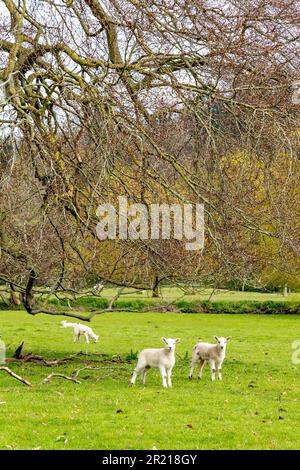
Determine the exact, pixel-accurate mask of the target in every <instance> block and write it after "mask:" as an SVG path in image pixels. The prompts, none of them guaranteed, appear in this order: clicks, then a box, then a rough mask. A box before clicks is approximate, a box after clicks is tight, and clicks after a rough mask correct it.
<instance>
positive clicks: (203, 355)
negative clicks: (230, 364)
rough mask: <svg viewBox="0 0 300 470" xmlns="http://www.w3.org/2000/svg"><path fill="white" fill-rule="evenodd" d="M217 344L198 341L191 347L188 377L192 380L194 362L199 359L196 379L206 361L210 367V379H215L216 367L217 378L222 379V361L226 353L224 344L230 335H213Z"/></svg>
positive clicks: (229, 338) (199, 376)
mask: <svg viewBox="0 0 300 470" xmlns="http://www.w3.org/2000/svg"><path fill="white" fill-rule="evenodd" d="M214 339H215V340H216V341H217V344H210V343H198V344H196V345H195V346H194V347H193V352H192V361H191V368H190V375H189V379H190V380H192V378H193V372H194V367H195V364H196V362H198V361H199V373H198V379H201V377H202V370H203V367H204V365H205V362H206V361H208V362H209V365H210V369H211V379H212V380H215V372H216V368H217V369H218V378H219V380H222V363H223V361H224V359H225V355H226V344H227V343H228V341H230V340H231V336H227V338H218V336H214Z"/></svg>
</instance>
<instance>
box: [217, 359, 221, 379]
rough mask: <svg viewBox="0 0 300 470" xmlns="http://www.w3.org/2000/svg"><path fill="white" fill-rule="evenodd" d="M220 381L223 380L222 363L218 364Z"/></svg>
mask: <svg viewBox="0 0 300 470" xmlns="http://www.w3.org/2000/svg"><path fill="white" fill-rule="evenodd" d="M217 369H218V379H219V380H222V362H219V363H217Z"/></svg>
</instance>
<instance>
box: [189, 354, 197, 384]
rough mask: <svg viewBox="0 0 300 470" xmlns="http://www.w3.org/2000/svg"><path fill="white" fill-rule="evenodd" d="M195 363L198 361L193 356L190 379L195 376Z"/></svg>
mask: <svg viewBox="0 0 300 470" xmlns="http://www.w3.org/2000/svg"><path fill="white" fill-rule="evenodd" d="M195 363H196V360H195V359H194V357H192V360H191V367H190V375H189V379H190V380H192V378H193V373H194V368H195Z"/></svg>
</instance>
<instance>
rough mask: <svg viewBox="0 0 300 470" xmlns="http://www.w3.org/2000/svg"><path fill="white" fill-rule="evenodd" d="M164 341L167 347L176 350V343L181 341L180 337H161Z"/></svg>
mask: <svg viewBox="0 0 300 470" xmlns="http://www.w3.org/2000/svg"><path fill="white" fill-rule="evenodd" d="M161 339H162V341H163V342H164V343H165V345H166V347H167V348H168V349H169V351H174V349H175V345H176V343H179V341H180V339H179V338H176V339H172V338H164V337H162V338H161Z"/></svg>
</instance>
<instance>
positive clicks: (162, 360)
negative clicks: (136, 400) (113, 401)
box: [130, 337, 180, 387]
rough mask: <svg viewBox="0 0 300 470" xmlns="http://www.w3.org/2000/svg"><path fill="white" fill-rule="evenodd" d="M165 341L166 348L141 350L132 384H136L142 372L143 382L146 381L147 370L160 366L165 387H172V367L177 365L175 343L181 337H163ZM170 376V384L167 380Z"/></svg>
mask: <svg viewBox="0 0 300 470" xmlns="http://www.w3.org/2000/svg"><path fill="white" fill-rule="evenodd" d="M161 339H162V341H163V342H164V343H165V345H166V347H165V348H160V349H144V350H143V351H141V352H140V354H139V358H138V363H137V365H136V368H135V369H134V371H133V374H132V379H131V382H130V383H131V385H134V384H135V381H136V377H137V375H138V373H139V372H141V378H142V383H143V384H145V381H146V370H147V369H150V368H151V367H154V368H158V369H159V371H160V374H161V377H162V382H163V387H168V386H169V387H172V382H171V376H172V369H173V367H174V365H175V345H176V343H179V341H180V339H179V338H176V339H172V338H164V337H163V338H161ZM166 377H167V378H168V385H167V382H166Z"/></svg>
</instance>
